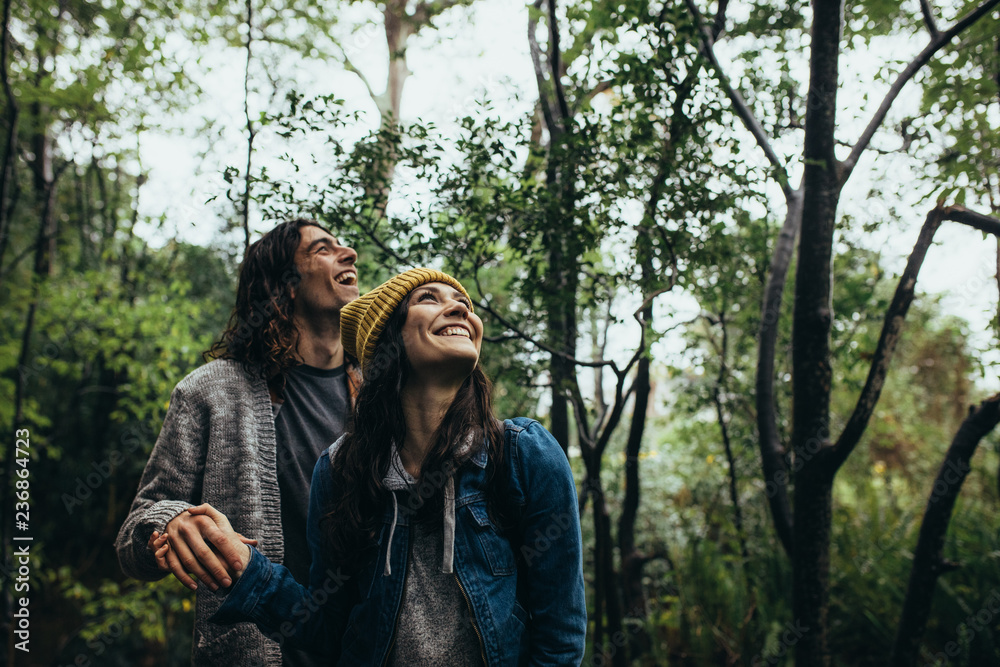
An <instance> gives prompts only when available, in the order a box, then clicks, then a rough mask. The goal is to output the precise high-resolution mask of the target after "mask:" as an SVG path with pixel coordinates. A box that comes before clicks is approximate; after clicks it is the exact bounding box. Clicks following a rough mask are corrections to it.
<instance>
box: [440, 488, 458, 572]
mask: <svg viewBox="0 0 1000 667" xmlns="http://www.w3.org/2000/svg"><path fill="white" fill-rule="evenodd" d="M441 561H442V562H441V572H442V573H444V574H451V573H452V572H454V571H455V478H454V477H452V476H451V475H448V484H447V485H446V486H445V487H444V556H443V557H442V559H441Z"/></svg>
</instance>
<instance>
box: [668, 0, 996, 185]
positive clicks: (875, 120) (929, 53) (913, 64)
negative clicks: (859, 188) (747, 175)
mask: <svg viewBox="0 0 1000 667" xmlns="http://www.w3.org/2000/svg"><path fill="white" fill-rule="evenodd" d="M692 1H693V0H687V2H692ZM998 4H1000V0H986V1H985V2H984V3H983V4H981V5H979V6H978V7H976V8H975V9H973V10H972V11H971V12H969V13H968V14H966V15H965V16H963V17H962V18H960V19H959V20H958V21H956V22H955V25H953V26H952V27H950V28H948V29H947V30H945V31H944V32H938V33H932V38H931V41H930V43H929V44H928V45H927V46H926V47H924V49H923V51H921V52H920V53H919V54H917V56H916V57H915V58H914V59H913V60H911V61H910V63H909V64H908V65H907V66H906V67H905V68H904V69H903V71H902V72H900V73H899V76H897V77H896V80H895V82H893V84H892V86H891V87H890V88H889V92H888V93H886V95H885V97H884V98H883V99H882V104H880V105H879V108H878V110H877V111H876V112H875V115H874V116H872V119H871V120H870V121H869V122H868V126H867V127H866V128H865V131H864V132H863V133H862V134H861V138H859V139H858V142H857V143H856V144H855V145H854V148H853V149H852V150H851V154H850V155H849V156H848V157H847V159H846V160H844V162H842V163H841V165H840V173H839V174H838V176H839V180H840V183H841V184H844V183H845V182H847V179H848V178H850V176H851V172H852V171H853V170H854V167H856V166H857V164H858V159H859V158H860V157H861V154H862V153H863V152H864V151H865V149H866V148H867V147H868V144H869V142H871V140H872V137H874V136H875V132H876V131H877V130H878V128H879V127H880V126H881V125H882V121H884V120H885V117H886V114H888V113H889V108H890V107H892V104H893V102H895V101H896V97H898V96H899V93H900V91H902V90H903V87H904V86H905V85H906V84H907V82H909V80H910V79H912V78H913V76H914V75H915V74H916V73H917V71H918V70H920V68H921V67H923V66H924V65H926V64H927V63H928V62H929V61H930V59H931V58H933V57H934V54H936V53H937V52H938V51H940V50H941V49H942V48H944V47H945V46H946V45H947V44H948V42H950V41H951V40H952V39H953V38H954V37H955V35H957V34H959V33H960V32H962V31H963V30H965V29H966V28H968V27H969V26H970V25H972V24H973V23H975V22H976V21H978V20H979V19H980V18H982V17H983V16H985V15H986V14H987V13H989V12H990V10H992V9H993V8H994V7H996V6H997V5H998Z"/></svg>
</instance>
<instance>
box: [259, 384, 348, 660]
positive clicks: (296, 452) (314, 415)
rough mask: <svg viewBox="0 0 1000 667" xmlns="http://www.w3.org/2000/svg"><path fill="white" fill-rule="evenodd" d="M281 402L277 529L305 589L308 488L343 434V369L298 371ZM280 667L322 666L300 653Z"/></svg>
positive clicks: (288, 654) (277, 410) (286, 653)
mask: <svg viewBox="0 0 1000 667" xmlns="http://www.w3.org/2000/svg"><path fill="white" fill-rule="evenodd" d="M284 398H285V401H284V403H281V404H274V405H273V406H272V407H273V409H274V431H275V440H276V441H277V468H278V489H279V490H280V492H281V528H282V532H283V533H284V538H285V559H284V565H285V567H287V568H288V570H289V571H290V572H291V573H292V576H294V577H295V579H296V581H298V582H299V583H301V584H302V585H308V584H309V565H310V563H311V558H310V555H309V546H308V544H307V542H306V515H307V514H308V511H309V483H310V481H311V480H312V473H313V468H314V467H315V465H316V461H317V460H318V459H319V457H320V455H322V454H323V452H324V451H326V448H327V447H329V446H330V443H332V442H334V441H335V440H336V439H337V438H339V437H340V436H341V434H343V432H344V426H345V424H346V422H347V413H348V410H349V409H350V395H349V394H348V391H347V373H346V372H345V370H344V367H343V366H340V367H338V368H333V369H330V370H324V369H321V368H313V367H312V366H305V365H301V366H296V367H295V368H292V369H291V370H289V371H288V372H287V373H286V374H285V393H284ZM282 658H283V660H284V664H285V665H286V666H290V667H313V665H320V664H326V662H328V661H320V660H316V659H314V658H312V656H311V654H309V655H307V654H304V653H302V652H300V651H292V650H288V649H285V650H283V651H282Z"/></svg>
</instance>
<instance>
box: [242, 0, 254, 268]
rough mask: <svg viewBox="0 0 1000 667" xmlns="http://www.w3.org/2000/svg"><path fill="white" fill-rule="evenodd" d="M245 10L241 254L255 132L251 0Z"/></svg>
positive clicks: (246, 231) (247, 229)
mask: <svg viewBox="0 0 1000 667" xmlns="http://www.w3.org/2000/svg"><path fill="white" fill-rule="evenodd" d="M246 12H247V43H246V52H247V62H246V68H245V69H244V70H243V116H244V118H245V119H246V122H247V166H246V171H245V172H244V180H243V201H242V209H243V210H242V211H240V213H241V217H242V221H241V222H242V225H243V254H244V256H245V255H246V253H247V250H249V249H250V198H251V192H250V183H251V181H252V177H251V174H250V170H251V168H252V166H253V140H254V137H255V136H256V132H255V130H254V127H253V121H251V120H250V63H252V62H253V0H246Z"/></svg>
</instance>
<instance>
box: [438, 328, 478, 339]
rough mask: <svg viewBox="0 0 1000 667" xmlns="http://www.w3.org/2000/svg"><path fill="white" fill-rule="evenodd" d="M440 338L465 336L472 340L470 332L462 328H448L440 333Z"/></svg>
mask: <svg viewBox="0 0 1000 667" xmlns="http://www.w3.org/2000/svg"><path fill="white" fill-rule="evenodd" d="M438 336H465V337H466V338H471V336H470V335H469V332H468V331H466V330H465V329H463V328H462V327H448V328H447V329H445V330H444V331H442V332H441V333H439V334H438Z"/></svg>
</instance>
